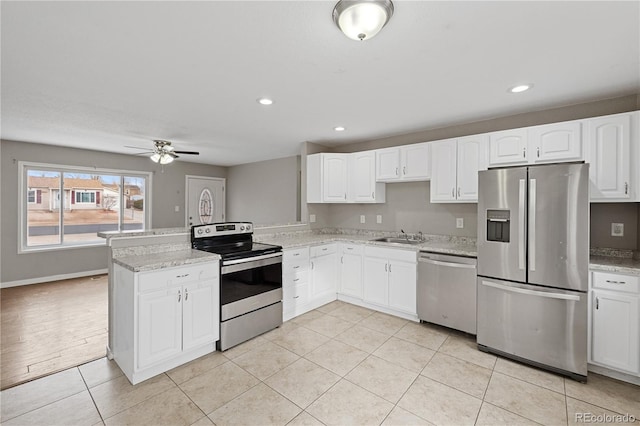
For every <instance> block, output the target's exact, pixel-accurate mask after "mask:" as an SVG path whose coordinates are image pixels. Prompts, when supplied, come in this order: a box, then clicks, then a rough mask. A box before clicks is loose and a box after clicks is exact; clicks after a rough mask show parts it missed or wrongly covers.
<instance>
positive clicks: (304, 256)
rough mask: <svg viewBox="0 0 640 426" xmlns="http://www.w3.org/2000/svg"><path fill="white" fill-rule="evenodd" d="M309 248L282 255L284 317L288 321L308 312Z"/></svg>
mask: <svg viewBox="0 0 640 426" xmlns="http://www.w3.org/2000/svg"><path fill="white" fill-rule="evenodd" d="M309 270H310V263H309V247H298V248H291V249H285V250H284V251H283V255H282V315H283V320H284V321H287V320H289V319H291V318H293V317H295V316H297V315H300V314H302V313H304V312H306V311H307V310H308V309H307V306H306V305H307V303H308V301H309V291H310V290H309Z"/></svg>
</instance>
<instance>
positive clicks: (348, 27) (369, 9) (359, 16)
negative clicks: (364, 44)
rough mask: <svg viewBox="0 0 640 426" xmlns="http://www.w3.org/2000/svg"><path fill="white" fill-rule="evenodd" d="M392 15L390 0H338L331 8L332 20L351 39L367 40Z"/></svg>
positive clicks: (378, 30) (376, 32)
mask: <svg viewBox="0 0 640 426" xmlns="http://www.w3.org/2000/svg"><path fill="white" fill-rule="evenodd" d="M392 15H393V3H391V1H390V0H340V1H339V2H338V4H336V6H335V7H334V8H333V22H335V23H336V25H337V26H338V28H340V30H341V31H342V32H343V33H344V35H346V36H347V37H349V38H350V39H352V40H369V39H370V38H373V37H374V36H375V35H376V34H378V32H380V30H381V29H382V27H384V26H385V25H386V24H387V22H389V19H391V16H392Z"/></svg>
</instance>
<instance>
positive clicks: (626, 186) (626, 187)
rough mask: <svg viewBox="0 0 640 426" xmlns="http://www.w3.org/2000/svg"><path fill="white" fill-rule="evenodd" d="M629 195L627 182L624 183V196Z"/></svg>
mask: <svg viewBox="0 0 640 426" xmlns="http://www.w3.org/2000/svg"><path fill="white" fill-rule="evenodd" d="M627 194H629V182H625V183H624V195H627Z"/></svg>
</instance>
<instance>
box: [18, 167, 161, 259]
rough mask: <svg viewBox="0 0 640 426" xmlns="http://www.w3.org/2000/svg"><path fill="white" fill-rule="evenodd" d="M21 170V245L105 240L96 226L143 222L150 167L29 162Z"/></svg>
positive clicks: (130, 225)
mask: <svg viewBox="0 0 640 426" xmlns="http://www.w3.org/2000/svg"><path fill="white" fill-rule="evenodd" d="M20 170H21V180H20V184H21V187H22V188H24V189H23V190H22V191H23V192H22V194H23V196H22V203H21V206H22V213H21V217H22V222H21V223H22V225H21V231H20V234H21V235H20V240H21V244H20V247H21V251H30V250H34V249H43V248H46V249H50V248H56V247H69V246H78V245H89V244H104V242H105V240H104V239H103V238H99V237H98V236H97V233H98V232H106V231H123V230H140V229H146V227H147V226H148V223H149V218H150V212H149V209H148V206H149V205H150V203H149V200H148V198H149V193H150V184H151V174H150V173H140V172H123V171H118V170H99V169H95V168H91V169H82V168H77V167H66V166H58V165H43V164H28V163H20ZM128 193H132V194H136V197H135V199H137V200H138V201H136V202H135V203H134V202H131V195H129V194H128Z"/></svg>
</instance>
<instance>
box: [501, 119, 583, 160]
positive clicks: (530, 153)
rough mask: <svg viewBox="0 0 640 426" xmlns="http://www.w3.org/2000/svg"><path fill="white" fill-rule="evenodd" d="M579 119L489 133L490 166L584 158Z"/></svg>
mask: <svg viewBox="0 0 640 426" xmlns="http://www.w3.org/2000/svg"><path fill="white" fill-rule="evenodd" d="M582 145H583V138H582V122H581V121H567V122H562V123H553V124H546V125H543V126H535V127H527V128H521V129H512V130H503V131H501V132H494V133H491V134H490V135H489V166H490V167H497V166H515V165H526V164H542V163H558V162H567V161H581V160H584V150H583V148H582Z"/></svg>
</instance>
